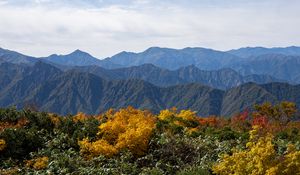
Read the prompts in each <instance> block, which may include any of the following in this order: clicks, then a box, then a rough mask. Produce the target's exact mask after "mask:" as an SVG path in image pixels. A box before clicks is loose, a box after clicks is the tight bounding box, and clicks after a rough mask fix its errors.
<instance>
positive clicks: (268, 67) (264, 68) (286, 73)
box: [232, 54, 300, 83]
mask: <svg viewBox="0 0 300 175" xmlns="http://www.w3.org/2000/svg"><path fill="white" fill-rule="evenodd" d="M299 67H300V56H286V55H278V54H268V55H261V56H257V57H250V58H248V61H247V62H246V63H244V64H240V65H233V66H232V68H233V69H234V70H236V71H238V72H239V73H241V74H243V75H250V74H265V75H272V76H274V77H276V78H278V79H283V80H287V81H290V82H294V83H300V81H299V77H300V69H299Z"/></svg>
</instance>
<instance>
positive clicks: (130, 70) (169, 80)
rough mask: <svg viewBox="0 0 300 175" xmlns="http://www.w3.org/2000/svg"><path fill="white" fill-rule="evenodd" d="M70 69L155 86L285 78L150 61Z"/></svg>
mask: <svg viewBox="0 0 300 175" xmlns="http://www.w3.org/2000/svg"><path fill="white" fill-rule="evenodd" d="M73 70H79V71H82V72H88V73H92V74H95V75H97V76H99V77H102V78H104V79H109V80H127V79H141V80H144V81H147V82H149V83H152V84H154V85H156V86H161V87H166V86H173V85H179V84H187V83H200V84H203V85H207V86H210V87H213V88H218V89H228V88H232V87H235V86H238V85H241V84H243V83H247V82H255V83H258V84H265V83H270V82H284V80H279V79H276V78H274V77H272V76H269V75H255V74H251V75H246V76H242V75H241V74H239V73H238V72H236V71H234V70H233V69H230V68H224V69H219V70H215V71H213V70H212V71H204V70H200V69H199V68H197V67H196V66H194V65H191V66H187V67H181V68H179V69H177V70H168V69H162V68H159V67H157V66H154V65H153V64H144V65H140V66H132V67H127V68H119V69H104V68H102V67H99V66H84V67H73Z"/></svg>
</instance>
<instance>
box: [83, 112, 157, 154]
mask: <svg viewBox="0 0 300 175" xmlns="http://www.w3.org/2000/svg"><path fill="white" fill-rule="evenodd" d="M154 128H155V118H154V116H153V115H152V114H151V113H150V112H148V111H140V110H137V109H134V108H132V107H128V108H126V109H121V110H120V111H118V112H116V113H114V114H111V115H110V116H109V118H107V122H105V123H103V124H101V125H100V126H99V132H98V136H99V139H98V140H96V141H91V142H89V141H88V138H85V139H84V140H82V141H79V142H78V143H79V146H80V152H81V154H82V155H83V156H86V157H95V156H99V155H101V154H103V155H106V156H109V157H110V156H112V155H114V154H116V153H118V152H119V151H121V150H123V149H128V150H130V151H131V152H132V153H133V154H135V155H143V154H144V153H145V152H146V151H147V147H148V142H149V140H150V136H151V134H152V131H153V129H154Z"/></svg>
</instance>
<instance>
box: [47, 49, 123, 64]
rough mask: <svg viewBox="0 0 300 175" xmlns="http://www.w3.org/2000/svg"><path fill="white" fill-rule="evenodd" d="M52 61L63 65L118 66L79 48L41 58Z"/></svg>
mask: <svg viewBox="0 0 300 175" xmlns="http://www.w3.org/2000/svg"><path fill="white" fill-rule="evenodd" d="M42 59H44V60H47V61H49V62H52V63H56V64H60V65H65V66H89V65H98V66H102V67H106V68H114V67H118V66H117V64H114V63H112V62H110V61H108V60H100V59H97V58H95V57H93V56H92V55H90V54H88V53H86V52H83V51H81V50H75V51H74V52H72V53H70V54H67V55H57V54H53V55H50V56H49V57H45V58H42Z"/></svg>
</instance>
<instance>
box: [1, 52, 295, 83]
mask: <svg viewBox="0 0 300 175" xmlns="http://www.w3.org/2000/svg"><path fill="white" fill-rule="evenodd" d="M298 50H299V48H298V47H294V46H293V47H287V48H270V49H268V48H260V47H257V48H242V49H239V50H231V51H228V52H221V51H216V50H212V49H205V48H184V49H169V48H159V47H152V48H149V49H147V50H146V51H144V52H141V53H131V52H121V53H119V54H117V55H115V56H113V57H111V58H106V59H104V60H99V59H97V58H95V57H93V56H91V55H90V54H88V53H85V52H82V51H80V50H76V51H74V52H72V53H70V54H68V55H55V54H54V55H51V56H49V57H46V58H34V57H30V56H26V55H23V54H20V53H17V52H14V51H9V50H5V49H0V63H1V62H10V63H18V64H20V63H21V64H34V63H35V62H37V61H43V62H46V63H49V64H52V65H54V66H55V67H58V68H60V69H62V70H68V69H72V67H73V66H100V67H103V68H106V69H116V68H122V67H123V68H124V67H125V68H127V67H132V66H141V65H143V64H153V65H155V66H158V67H161V68H162V69H169V70H177V69H180V68H183V67H188V66H190V65H194V66H196V67H197V68H199V69H200V70H202V72H201V71H200V70H196V69H195V68H189V69H187V68H185V69H182V70H181V71H178V72H177V75H173V72H172V73H171V74H172V75H171V74H170V72H168V71H160V70H155V69H151V67H144V68H145V69H147V71H151V73H153V75H155V76H153V77H151V76H150V74H149V73H147V72H146V73H144V72H145V71H144V72H141V71H138V68H133V69H131V70H130V71H128V70H127V69H120V70H119V72H115V73H116V75H115V76H116V77H119V79H124V77H125V78H127V77H129V78H139V79H143V80H146V81H149V82H151V83H153V84H155V85H163V86H165V85H173V84H181V83H186V82H187V83H189V82H201V83H204V84H207V85H210V86H213V87H218V88H226V87H227V88H228V87H233V86H235V85H238V84H242V83H245V82H250V81H251V82H258V83H265V82H270V81H278V80H285V81H288V82H290V83H292V84H297V83H300V69H298V68H299V66H300V64H299V63H300V62H299V58H300V56H296V55H297V54H298ZM252 52H253V53H255V54H252ZM266 53H273V54H266ZM234 54H236V55H239V56H240V57H239V56H236V55H234ZM243 54H244V55H243ZM249 55H252V56H250V57H247V58H242V57H244V56H249ZM255 55H258V56H255ZM228 68H231V69H233V70H235V71H237V72H238V73H239V74H241V76H242V78H239V77H238V75H237V74H236V73H234V72H233V71H232V70H231V71H228ZM93 69H94V70H96V69H97V68H95V67H94V68H93ZM150 69H151V70H150ZM219 69H221V70H222V71H214V72H204V71H205V70H210V71H211V70H219ZM96 71H99V70H96ZM120 71H124V75H123V76H120V74H121V73H120ZM104 72H105V71H104ZM93 73H94V72H93ZM195 73H196V74H197V75H198V74H201V76H194V74H195ZM140 74H141V75H140ZM223 74H224V75H223ZM97 75H99V74H97ZM253 75H256V76H253ZM260 75H265V76H264V77H262V76H260ZM160 76H161V77H160ZM231 76H233V77H231ZM245 76H247V77H245ZM270 76H272V77H274V79H276V80H274V79H271V78H270ZM158 77H159V78H158ZM167 77H168V79H169V81H166V78H167ZM205 77H207V78H205ZM229 77H231V78H229ZM178 78H179V79H178ZM266 79H269V80H270V81H269V80H267V81H266ZM210 80H211V81H210ZM224 81H227V82H224ZM233 81H236V82H235V83H234V82H233ZM206 82H210V83H206Z"/></svg>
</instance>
